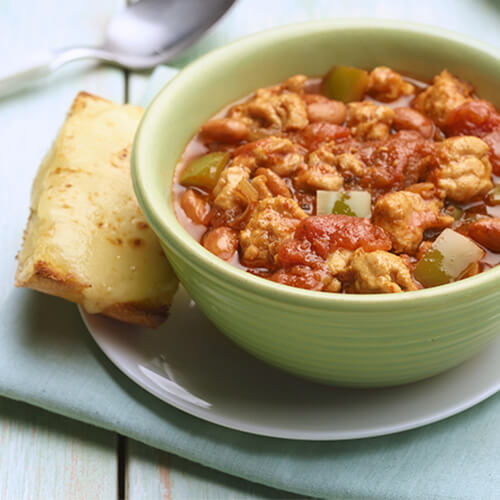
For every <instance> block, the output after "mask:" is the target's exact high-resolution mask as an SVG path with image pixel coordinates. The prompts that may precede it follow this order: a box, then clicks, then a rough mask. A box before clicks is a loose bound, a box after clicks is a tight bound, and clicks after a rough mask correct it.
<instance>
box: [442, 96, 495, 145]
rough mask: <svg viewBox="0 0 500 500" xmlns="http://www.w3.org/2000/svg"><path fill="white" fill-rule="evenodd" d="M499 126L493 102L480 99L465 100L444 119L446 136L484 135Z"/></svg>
mask: <svg viewBox="0 0 500 500" xmlns="http://www.w3.org/2000/svg"><path fill="white" fill-rule="evenodd" d="M498 127H500V114H499V113H498V112H497V110H496V109H495V107H494V106H493V104H491V103H490V102H488V101H483V100H482V99H474V100H470V101H466V102H464V103H463V104H461V105H460V106H458V107H457V108H455V109H454V110H452V111H451V112H450V114H449V115H448V117H447V119H446V127H445V128H446V130H445V132H446V133H447V135H448V136H452V135H474V136H476V137H484V136H485V135H487V134H489V133H490V132H492V131H493V130H495V129H497V128H498Z"/></svg>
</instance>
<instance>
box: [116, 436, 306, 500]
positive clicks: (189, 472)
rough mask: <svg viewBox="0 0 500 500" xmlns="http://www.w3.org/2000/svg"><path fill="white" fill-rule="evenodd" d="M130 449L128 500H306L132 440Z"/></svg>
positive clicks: (129, 443)
mask: <svg viewBox="0 0 500 500" xmlns="http://www.w3.org/2000/svg"><path fill="white" fill-rule="evenodd" d="M127 446H128V449H127V485H126V491H127V496H126V499H127V500H146V499H148V500H188V499H189V500H263V499H280V500H285V499H300V498H305V497H301V496H297V495H293V494H292V493H287V492H284V491H278V490H274V489H271V488H267V487H265V486H261V485H258V484H255V483H250V482H249V481H244V480H243V479H238V478H235V477H232V476H229V475H227V474H223V473H221V472H218V471H214V470H211V469H208V468H206V467H203V466H201V465H199V464H195V463H192V462H188V461H187V460H184V459H182V458H179V457H176V456H173V455H169V454H167V453H163V452H161V451H159V450H155V449H153V448H150V447H148V446H145V445H143V444H141V443H138V442H137V441H133V440H131V439H130V440H128V445H127Z"/></svg>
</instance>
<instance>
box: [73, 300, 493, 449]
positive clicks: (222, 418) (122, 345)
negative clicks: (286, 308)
mask: <svg viewBox="0 0 500 500" xmlns="http://www.w3.org/2000/svg"><path fill="white" fill-rule="evenodd" d="M82 316H83V319H84V321H85V323H86V325H87V327H88V329H89V331H90V333H91V334H92V336H93V337H94V339H95V341H96V342H97V343H98V344H99V346H100V347H101V349H102V350H103V351H104V352H105V353H106V355H107V356H108V357H109V358H110V359H111V361H112V362H113V363H115V365H116V366H118V368H120V369H121V370H122V371H123V372H124V373H125V374H126V375H128V376H129V377H130V378H131V379H132V380H134V381H135V382H136V383H137V384H139V385H140V386H142V387H143V388H144V389H146V390H147V391H149V392H151V393H152V394H154V395H155V396H157V397H158V398H160V399H162V400H163V401H165V402H167V403H169V404H171V405H172V406H175V407H176V408H179V409H181V410H183V411H185V412H187V413H190V414H192V415H195V416H197V417H199V418H202V419H204V420H207V421H209V422H213V423H216V424H219V425H222V426H225V427H229V428H231V429H237V430H240V431H245V432H250V433H254V434H260V435H264V436H272V437H279V438H289V439H307V440H341V439H356V438H365V437H371V436H380V435H384V434H391V433H394V432H399V431H403V430H407V429H412V428H415V427H420V426H422V425H425V424H429V423H431V422H436V421H438V420H441V419H443V418H446V417H449V416H451V415H454V414H456V413H458V412H461V411H463V410H465V409H467V408H470V407H471V406H473V405H475V404H477V403H479V402H480V401H482V400H484V399H486V398H487V397H489V396H491V395H493V394H494V393H496V392H497V391H499V390H500V363H499V362H498V360H499V359H500V337H499V338H497V339H496V340H495V341H494V342H493V343H491V344H490V346H489V348H488V349H486V350H485V351H484V352H482V353H481V354H479V355H478V356H476V357H474V358H473V359H471V360H469V361H467V362H466V363H464V364H462V365H461V366H459V367H457V368H455V369H453V370H450V371H448V372H447V373H444V374H442V375H439V376H437V377H433V378H431V379H427V380H424V381H422V382H418V383H415V384H411V385H406V386H401V387H396V388H387V389H340V388H334V387H329V386H325V385H320V384H315V383H312V382H308V381H305V380H301V379H299V378H296V377H294V376H292V375H289V374H286V373H284V372H281V371H279V370H277V369H274V368H272V367H270V366H268V365H266V364H264V363H262V362H260V361H258V360H256V359H254V358H253V357H251V356H250V355H248V354H246V353H245V352H244V351H242V350H241V349H239V348H238V347H236V346H235V345H234V344H233V343H231V342H230V341H229V340H227V339H226V338H225V337H224V336H223V335H222V334H221V333H219V332H218V331H217V329H216V328H215V327H214V326H212V325H211V323H209V321H208V320H207V319H206V318H205V317H204V316H203V314H202V313H201V312H200V311H199V310H198V308H197V307H196V304H194V302H193V301H191V300H190V299H189V297H188V295H187V294H186V292H185V291H184V290H180V292H179V293H178V294H177V296H176V299H175V301H174V304H173V307H172V311H171V316H170V318H169V319H168V321H167V322H166V323H165V325H164V326H163V327H161V328H160V329H158V330H147V329H142V328H138V327H133V326H129V325H125V324H123V323H120V322H118V321H113V320H111V319H108V318H105V317H103V316H99V315H90V314H86V313H85V312H83V311H82Z"/></svg>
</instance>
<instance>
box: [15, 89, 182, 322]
mask: <svg viewBox="0 0 500 500" xmlns="http://www.w3.org/2000/svg"><path fill="white" fill-rule="evenodd" d="M141 115H142V109H141V108H139V107H136V106H130V105H118V104H114V103H112V102H110V101H107V100H105V99H101V98H100V97H96V96H93V95H90V94H87V93H84V92H82V93H80V94H78V95H77V97H76V98H75V100H74V102H73V105H72V107H71V110H70V112H69V114H68V116H67V118H66V121H65V123H64V124H63V126H62V128H61V130H60V132H59V134H58V136H57V138H56V140H55V142H54V144H53V146H52V149H51V150H50V151H49V153H48V154H47V156H46V157H45V159H44V160H43V162H42V164H41V166H40V169H39V171H38V173H37V176H36V178H35V181H34V184H33V188H32V193H31V213H30V217H29V220H28V225H27V228H26V231H25V234H24V242H23V246H22V249H21V251H20V252H19V254H18V267H17V273H16V285H17V286H21V287H27V288H33V289H35V290H39V291H41V292H44V293H49V294H51V295H57V296H58V297H62V298H64V299H67V300H70V301H72V302H76V303H78V304H81V305H82V306H83V307H84V308H85V310H87V311H88V312H90V313H103V314H106V315H108V316H111V317H113V318H117V319H119V320H122V321H126V322H130V323H136V324H139V325H145V326H149V327H155V326H158V325H159V324H160V323H161V322H162V321H164V320H165V319H166V317H167V315H168V310H169V306H170V304H171V301H172V298H173V295H174V293H175V291H176V289H177V284H178V281H177V278H176V276H175V275H174V273H173V271H172V269H171V267H170V265H169V263H168V261H167V260H166V258H165V255H164V254H163V252H162V249H161V247H160V244H159V242H158V240H157V238H156V236H155V235H154V233H153V231H152V230H151V229H150V228H149V226H148V224H147V222H146V220H145V218H144V216H143V214H142V213H141V210H140V208H139V206H138V204H137V201H136V198H135V194H134V191H133V187H132V181H131V176H130V150H131V145H132V141H133V138H134V134H135V130H136V128H137V125H138V123H139V120H140V118H141Z"/></svg>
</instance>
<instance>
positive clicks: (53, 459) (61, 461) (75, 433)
mask: <svg viewBox="0 0 500 500" xmlns="http://www.w3.org/2000/svg"><path fill="white" fill-rule="evenodd" d="M116 472H117V464H116V437H115V435H114V434H112V433H110V432H106V431H103V430H100V429H96V428H93V427H90V426H88V425H85V424H82V423H79V422H76V421H73V420H69V419H67V418H63V417H60V416H57V415H53V414H51V413H47V412H45V411H42V410H40V409H37V408H33V407H31V406H28V405H26V404H23V403H17V402H14V401H11V400H8V399H4V398H0V498H2V499H6V500H7V499H12V500H23V499H26V500H37V499H40V500H45V499H51V500H69V499H72V500H87V499H90V498H92V499H94V500H108V499H111V498H116V497H117V480H116Z"/></svg>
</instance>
